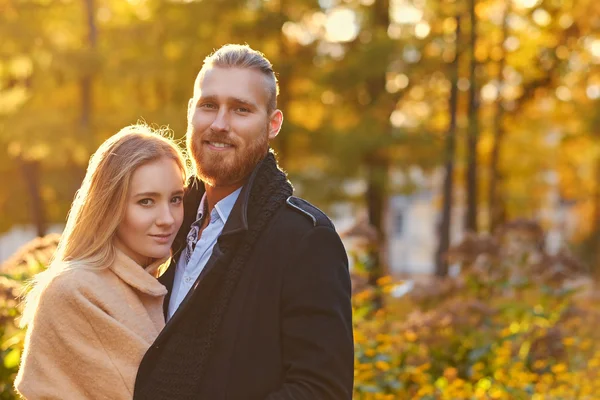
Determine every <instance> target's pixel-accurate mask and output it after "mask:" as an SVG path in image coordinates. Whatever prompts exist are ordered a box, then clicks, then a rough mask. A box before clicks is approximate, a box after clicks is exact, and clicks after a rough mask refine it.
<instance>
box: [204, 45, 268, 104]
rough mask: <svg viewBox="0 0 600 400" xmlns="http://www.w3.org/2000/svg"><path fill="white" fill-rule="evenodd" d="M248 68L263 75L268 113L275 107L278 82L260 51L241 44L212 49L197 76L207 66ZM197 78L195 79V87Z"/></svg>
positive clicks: (207, 67)
mask: <svg viewBox="0 0 600 400" xmlns="http://www.w3.org/2000/svg"><path fill="white" fill-rule="evenodd" d="M212 67H220V68H248V69H254V70H257V71H259V72H261V73H262V74H263V75H264V76H265V78H266V79H265V89H266V90H267V112H268V113H269V114H270V113H271V112H272V111H274V110H275V109H277V95H279V84H278V83H277V77H276V76H275V72H273V65H272V64H271V62H270V61H269V60H268V59H267V58H266V57H265V55H264V54H263V53H261V52H260V51H257V50H254V49H252V48H251V47H250V46H248V45H247V44H246V45H241V44H226V45H224V46H222V47H221V48H219V49H218V50H216V51H214V52H213V53H212V54H211V55H209V56H208V57H206V58H205V59H204V63H203V64H202V69H201V70H200V73H199V74H198V78H197V79H200V78H201V76H202V75H203V74H204V71H206V70H207V69H209V68H212ZM197 84H198V80H197V81H196V87H197Z"/></svg>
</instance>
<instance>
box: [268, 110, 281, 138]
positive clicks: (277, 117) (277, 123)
mask: <svg viewBox="0 0 600 400" xmlns="http://www.w3.org/2000/svg"><path fill="white" fill-rule="evenodd" d="M282 124H283V113H282V112H281V110H275V111H273V112H272V113H271V117H270V118H269V139H275V137H276V136H277V135H279V131H280V130H281V125H282Z"/></svg>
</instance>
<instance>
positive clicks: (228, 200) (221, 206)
mask: <svg viewBox="0 0 600 400" xmlns="http://www.w3.org/2000/svg"><path fill="white" fill-rule="evenodd" d="M241 191H242V188H241V187H240V188H238V189H237V190H236V191H234V192H232V193H231V194H229V195H228V196H227V197H224V198H222V199H221V200H220V201H219V202H218V203H217V204H215V211H216V212H217V214H219V218H221V221H223V223H226V222H227V220H228V219H229V215H230V214H231V210H233V206H234V205H235V202H236V201H237V199H238V197H239V195H240V192H241ZM205 204H206V193H204V195H203V196H202V200H201V201H200V206H199V207H198V219H200V218H201V217H202V215H203V214H204V211H205V210H204V207H205Z"/></svg>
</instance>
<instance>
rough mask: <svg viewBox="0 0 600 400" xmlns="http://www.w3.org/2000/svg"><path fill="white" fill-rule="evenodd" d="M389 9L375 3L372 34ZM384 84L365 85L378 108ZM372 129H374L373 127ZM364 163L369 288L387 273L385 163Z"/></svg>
mask: <svg viewBox="0 0 600 400" xmlns="http://www.w3.org/2000/svg"><path fill="white" fill-rule="evenodd" d="M389 7H390V5H389V0H382V1H377V2H375V4H373V5H372V6H371V10H372V12H373V31H375V32H377V31H383V32H387V29H388V26H389V24H390V16H389ZM385 82H386V76H385V73H383V74H382V75H380V76H375V77H373V78H372V79H369V80H368V81H367V90H368V92H369V96H370V98H371V104H379V105H380V104H382V102H380V99H381V96H385V95H387V92H386V90H385ZM390 112H391V111H390ZM388 115H389V114H388ZM374 128H375V129H377V127H374ZM379 129H383V130H384V132H380V134H388V133H389V132H390V131H391V125H390V122H389V118H388V119H386V121H382V123H381V124H379ZM366 162H367V165H366V166H367V193H366V197H367V198H366V200H367V211H368V217H369V224H370V225H371V226H372V227H373V228H375V230H376V231H377V243H376V244H374V245H373V246H371V248H370V250H369V257H368V259H369V261H368V263H369V265H368V271H369V273H368V282H369V284H371V285H376V284H377V281H378V280H379V278H381V277H382V276H384V275H385V273H386V270H387V268H386V266H385V257H383V254H384V250H385V248H386V240H387V235H386V234H385V229H384V213H385V203H386V199H387V184H388V171H389V160H388V159H387V154H386V153H385V152H384V151H383V152H382V151H380V149H377V150H375V151H373V153H372V154H370V155H369V156H368V157H367V159H366ZM382 305H383V299H382V298H381V296H380V295H377V296H376V297H375V298H374V300H373V306H374V308H375V309H378V308H380V307H381V306H382Z"/></svg>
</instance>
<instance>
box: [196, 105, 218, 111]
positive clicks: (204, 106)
mask: <svg viewBox="0 0 600 400" xmlns="http://www.w3.org/2000/svg"><path fill="white" fill-rule="evenodd" d="M200 108H205V109H208V110H214V109H215V108H217V106H215V105H214V104H212V103H203V104H200Z"/></svg>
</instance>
